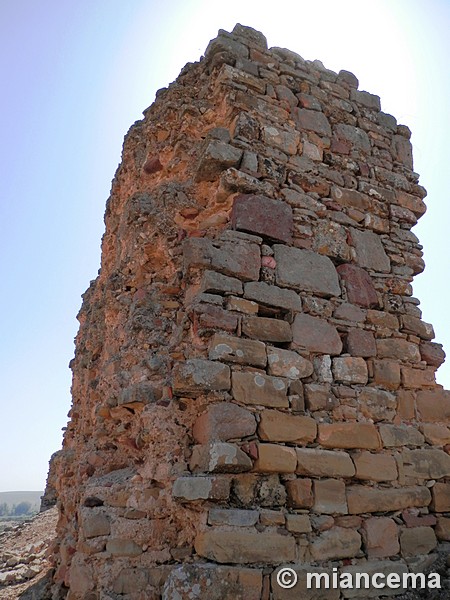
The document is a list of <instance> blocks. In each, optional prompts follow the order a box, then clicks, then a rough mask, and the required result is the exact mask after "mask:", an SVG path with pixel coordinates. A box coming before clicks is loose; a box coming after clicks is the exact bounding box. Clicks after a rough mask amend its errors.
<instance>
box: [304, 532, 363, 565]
mask: <svg viewBox="0 0 450 600" xmlns="http://www.w3.org/2000/svg"><path fill="white" fill-rule="evenodd" d="M360 549H361V536H360V535H359V533H358V532H357V531H353V530H352V529H346V528H344V527H332V528H331V529H329V530H328V531H325V532H323V533H321V534H320V536H319V537H318V538H317V539H315V540H314V541H313V542H312V544H311V555H312V557H313V559H314V560H318V561H319V560H320V561H323V560H337V559H340V558H353V557H354V556H356V555H357V554H358V553H359V551H360Z"/></svg>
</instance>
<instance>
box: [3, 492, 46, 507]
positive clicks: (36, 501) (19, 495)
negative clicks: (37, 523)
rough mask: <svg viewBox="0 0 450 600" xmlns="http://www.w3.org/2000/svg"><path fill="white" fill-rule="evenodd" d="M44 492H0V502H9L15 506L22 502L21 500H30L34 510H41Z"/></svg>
mask: <svg viewBox="0 0 450 600" xmlns="http://www.w3.org/2000/svg"><path fill="white" fill-rule="evenodd" d="M43 493H44V492H43V491H42V492H0V504H3V503H5V504H7V505H8V506H10V507H11V506H14V505H17V504H20V502H29V503H30V504H31V506H32V508H33V510H36V511H37V510H39V506H40V504H41V496H42V495H43Z"/></svg>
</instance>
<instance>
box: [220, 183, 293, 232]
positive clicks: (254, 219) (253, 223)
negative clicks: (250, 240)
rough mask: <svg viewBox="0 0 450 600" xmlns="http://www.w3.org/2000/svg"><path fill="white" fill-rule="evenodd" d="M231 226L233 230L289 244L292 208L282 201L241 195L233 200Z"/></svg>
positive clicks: (291, 227)
mask: <svg viewBox="0 0 450 600" xmlns="http://www.w3.org/2000/svg"><path fill="white" fill-rule="evenodd" d="M231 225H232V227H233V229H238V230H242V231H248V232H250V233H255V234H257V235H260V236H262V237H264V238H267V239H269V240H272V241H277V242H286V243H287V244H289V243H291V241H292V229H293V217H292V208H291V207H290V206H289V204H287V203H286V202H283V201H282V200H273V199H271V198H267V197H266V196H257V195H252V194H245V195H244V194H243V195H240V196H238V197H237V198H235V200H234V204H233V209H232V212H231Z"/></svg>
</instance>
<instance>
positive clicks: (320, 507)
mask: <svg viewBox="0 0 450 600" xmlns="http://www.w3.org/2000/svg"><path fill="white" fill-rule="evenodd" d="M313 485H314V504H313V507H312V508H313V511H314V512H316V513H320V514H322V513H323V514H326V515H346V514H347V512H348V510H347V499H346V496H345V483H344V482H343V481H340V480H339V479H321V480H320V481H314V483H313Z"/></svg>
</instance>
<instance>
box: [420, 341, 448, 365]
mask: <svg viewBox="0 0 450 600" xmlns="http://www.w3.org/2000/svg"><path fill="white" fill-rule="evenodd" d="M419 350H420V356H421V359H422V360H424V361H425V362H426V363H427V365H430V366H432V367H440V366H441V365H442V363H443V362H444V360H445V352H444V350H443V348H442V344H437V343H436V342H422V343H421V344H420V346H419Z"/></svg>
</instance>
